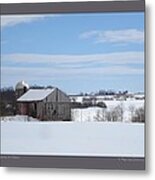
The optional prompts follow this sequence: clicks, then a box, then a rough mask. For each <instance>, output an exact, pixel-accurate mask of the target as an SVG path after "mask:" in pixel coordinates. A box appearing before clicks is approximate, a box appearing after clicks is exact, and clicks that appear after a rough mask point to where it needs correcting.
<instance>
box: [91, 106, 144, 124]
mask: <svg viewBox="0 0 155 180" xmlns="http://www.w3.org/2000/svg"><path fill="white" fill-rule="evenodd" d="M129 113H130V116H129V119H128V120H130V121H131V122H140V123H144V122H145V110H144V107H139V108H135V107H134V106H130V107H129ZM94 118H95V120H96V121H109V122H122V121H123V118H124V106H123V104H119V105H117V106H116V107H114V108H111V109H109V110H107V109H105V108H103V109H102V111H99V110H98V111H97V113H96V116H95V117H94Z"/></svg>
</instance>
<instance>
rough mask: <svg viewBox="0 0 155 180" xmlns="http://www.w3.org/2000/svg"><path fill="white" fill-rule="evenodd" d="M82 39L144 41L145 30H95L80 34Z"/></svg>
mask: <svg viewBox="0 0 155 180" xmlns="http://www.w3.org/2000/svg"><path fill="white" fill-rule="evenodd" d="M80 38H82V39H92V40H93V41H94V42H95V43H141V42H143V41H144V31H141V30H138V29H123V30H108V31H99V30H93V31H88V32H84V33H82V34H80Z"/></svg>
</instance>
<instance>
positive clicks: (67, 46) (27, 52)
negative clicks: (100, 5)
mask: <svg viewBox="0 0 155 180" xmlns="http://www.w3.org/2000/svg"><path fill="white" fill-rule="evenodd" d="M1 73H2V77H1V86H2V87H6V86H15V84H16V83H17V82H18V81H20V80H25V81H26V82H28V84H30V85H34V84H38V85H53V86H57V87H59V88H60V89H62V90H64V91H66V92H67V93H78V92H82V91H83V92H92V91H97V90H99V89H113V90H116V91H117V90H129V91H132V92H137V91H144V13H135V12H134V13H133V12H132V13H95V14H89V13H87V14H43V15H11V16H10V15H8V16H2V17H1Z"/></svg>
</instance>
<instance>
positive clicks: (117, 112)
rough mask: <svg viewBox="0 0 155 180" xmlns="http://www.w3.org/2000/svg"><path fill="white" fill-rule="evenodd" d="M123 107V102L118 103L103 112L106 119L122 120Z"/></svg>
mask: <svg viewBox="0 0 155 180" xmlns="http://www.w3.org/2000/svg"><path fill="white" fill-rule="evenodd" d="M123 114H124V108H123V104H120V105H118V106H116V107H114V108H112V109H111V110H109V111H106V112H105V119H106V121H112V122H114V121H123Z"/></svg>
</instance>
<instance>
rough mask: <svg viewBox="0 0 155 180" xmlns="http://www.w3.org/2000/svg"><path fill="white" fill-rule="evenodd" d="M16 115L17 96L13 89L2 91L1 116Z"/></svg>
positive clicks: (0, 92) (0, 95)
mask: <svg viewBox="0 0 155 180" xmlns="http://www.w3.org/2000/svg"><path fill="white" fill-rule="evenodd" d="M14 114H16V94H15V90H14V89H13V87H8V88H1V89H0V116H7V115H14Z"/></svg>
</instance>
